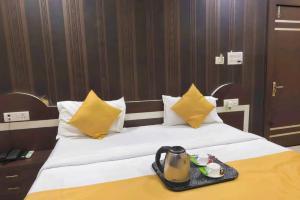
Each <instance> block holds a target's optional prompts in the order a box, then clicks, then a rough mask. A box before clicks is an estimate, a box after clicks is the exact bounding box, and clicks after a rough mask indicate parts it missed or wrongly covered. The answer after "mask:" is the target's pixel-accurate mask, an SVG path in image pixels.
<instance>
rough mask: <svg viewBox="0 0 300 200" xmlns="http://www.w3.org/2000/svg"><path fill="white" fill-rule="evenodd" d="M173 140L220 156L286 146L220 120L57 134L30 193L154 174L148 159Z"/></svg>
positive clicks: (261, 153)
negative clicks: (99, 134) (89, 134)
mask: <svg viewBox="0 0 300 200" xmlns="http://www.w3.org/2000/svg"><path fill="white" fill-rule="evenodd" d="M174 145H180V146H183V147H184V148H185V149H186V150H187V152H188V153H190V154H198V153H209V154H212V155H214V156H216V157H217V158H218V159H220V160H221V161H223V162H230V161H236V160H242V159H248V158H256V157H261V156H265V155H271V154H276V153H280V152H285V151H289V150H288V149H286V148H284V147H281V146H279V145H276V144H274V143H271V142H269V141H267V140H265V139H264V138H262V137H259V136H257V135H254V134H251V133H246V132H243V131H240V130H238V129H235V128H233V127H231V126H229V125H226V124H223V123H214V124H205V125H203V126H201V128H198V129H192V128H190V127H188V126H185V125H179V126H163V125H153V126H144V127H135V128H127V129H126V130H125V131H124V132H122V133H116V134H111V135H109V136H107V137H106V138H104V139H102V140H96V139H88V138H80V139H70V138H61V139H60V140H59V141H58V143H57V145H56V146H55V148H54V150H53V152H52V154H51V155H50V157H49V159H48V160H47V162H46V163H45V164H44V166H43V167H42V168H41V170H40V172H39V174H38V176H37V179H36V180H35V182H34V184H33V186H32V187H31V189H30V191H29V195H30V194H33V193H37V192H43V191H50V190H56V189H66V188H75V187H82V186H88V185H93V184H99V183H109V182H112V181H119V180H126V179H131V178H135V177H142V176H148V175H153V174H154V171H153V170H152V168H151V164H152V163H153V161H154V157H155V153H156V151H157V149H158V148H159V147H161V146H174Z"/></svg>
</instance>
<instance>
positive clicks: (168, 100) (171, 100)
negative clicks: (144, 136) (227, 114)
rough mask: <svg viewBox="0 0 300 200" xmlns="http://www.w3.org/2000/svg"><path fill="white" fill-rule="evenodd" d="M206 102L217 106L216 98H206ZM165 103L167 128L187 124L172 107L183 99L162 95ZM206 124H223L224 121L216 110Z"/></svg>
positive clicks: (208, 116) (207, 117) (165, 123)
mask: <svg viewBox="0 0 300 200" xmlns="http://www.w3.org/2000/svg"><path fill="white" fill-rule="evenodd" d="M205 98H206V100H207V101H208V102H209V103H211V104H213V105H214V106H215V107H216V106H217V102H216V101H217V99H216V98H215V97H211V96H206V97H205ZM162 99H163V103H164V123H163V125H166V126H174V125H180V124H186V122H185V121H184V120H183V119H182V118H181V117H180V116H178V115H177V114H176V113H175V112H174V111H173V110H172V109H171V107H172V106H173V105H174V104H176V103H177V101H179V100H180V99H181V97H172V96H166V95H162ZM203 123H204V124H209V123H223V120H222V119H221V118H220V117H219V115H218V113H217V109H216V108H214V109H213V110H212V111H211V112H210V113H209V114H208V115H207V116H206V118H205V119H204V121H203Z"/></svg>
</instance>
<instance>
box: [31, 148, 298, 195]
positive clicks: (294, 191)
mask: <svg viewBox="0 0 300 200" xmlns="http://www.w3.org/2000/svg"><path fill="white" fill-rule="evenodd" d="M228 164H229V165H231V166H233V167H234V168H236V169H237V170H238V171H239V177H238V179H236V180H234V181H230V182H226V183H222V184H217V185H211V186H208V187H203V188H198V189H193V190H188V191H184V192H172V191H169V190H167V189H166V188H165V187H164V186H163V185H162V183H161V181H160V180H159V178H158V177H156V176H143V177H138V178H132V179H126V180H121V181H114V182H109V183H102V184H96V185H90V186H84V187H78V188H70V189H59V190H53V191H44V192H37V193H32V194H30V195H28V196H27V198H26V200H48V199H49V200H99V199H103V200H136V199H137V200H194V199H205V200H216V199H217V200H227V199H228V200H248V199H249V200H250V199H251V200H260V199H262V200H285V199H287V200H300V154H299V153H296V152H291V151H288V152H283V153H278V154H273V155H268V156H263V157H259V158H251V159H246V160H239V161H234V162H230V163H228Z"/></svg>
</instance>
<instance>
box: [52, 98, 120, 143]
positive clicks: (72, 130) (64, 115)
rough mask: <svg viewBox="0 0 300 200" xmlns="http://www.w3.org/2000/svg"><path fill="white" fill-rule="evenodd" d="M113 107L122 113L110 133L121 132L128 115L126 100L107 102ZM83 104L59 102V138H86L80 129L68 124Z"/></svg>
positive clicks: (78, 102)
mask: <svg viewBox="0 0 300 200" xmlns="http://www.w3.org/2000/svg"><path fill="white" fill-rule="evenodd" d="M105 102H106V103H108V104H109V105H111V106H114V107H116V108H118V109H120V110H122V112H121V113H120V115H119V117H118V119H116V121H115V122H114V123H113V125H112V127H111V128H110V130H109V131H110V132H121V131H122V129H123V126H124V120H125V113H126V104H125V101H124V98H123V97H122V98H121V99H118V100H114V101H105ZM81 104H82V102H80V101H60V102H57V109H58V112H59V123H58V133H57V138H59V137H61V136H63V137H86V135H85V134H83V133H82V132H81V131H80V130H79V129H78V128H76V127H74V126H72V125H70V124H68V122H69V121H70V119H71V118H72V116H73V115H74V114H75V113H76V112H77V110H78V109H79V107H80V106H81Z"/></svg>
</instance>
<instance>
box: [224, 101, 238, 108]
mask: <svg viewBox="0 0 300 200" xmlns="http://www.w3.org/2000/svg"><path fill="white" fill-rule="evenodd" d="M223 103H224V107H226V108H232V107H234V106H238V105H239V99H224V102H223Z"/></svg>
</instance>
